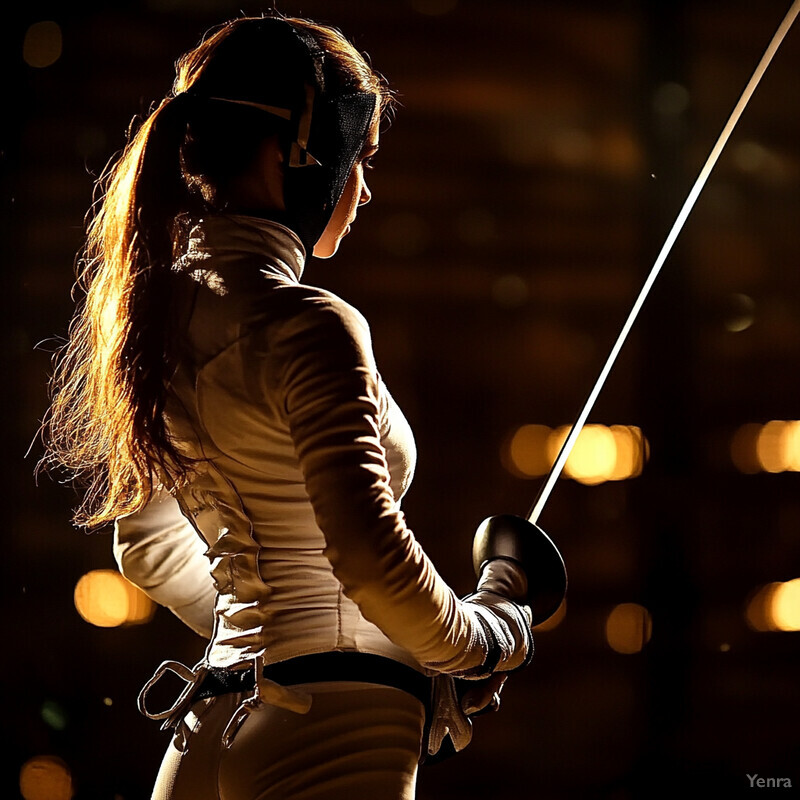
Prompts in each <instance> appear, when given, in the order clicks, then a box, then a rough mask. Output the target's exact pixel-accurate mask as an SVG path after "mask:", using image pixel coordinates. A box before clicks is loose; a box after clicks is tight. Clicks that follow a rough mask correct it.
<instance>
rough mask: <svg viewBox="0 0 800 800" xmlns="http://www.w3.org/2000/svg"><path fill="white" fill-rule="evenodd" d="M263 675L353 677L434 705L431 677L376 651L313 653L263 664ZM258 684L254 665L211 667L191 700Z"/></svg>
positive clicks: (306, 679)
mask: <svg viewBox="0 0 800 800" xmlns="http://www.w3.org/2000/svg"><path fill="white" fill-rule="evenodd" d="M264 677H265V678H267V679H268V680H271V681H274V682H275V683H277V684H280V685H281V686H294V685H296V684H300V683H323V682H327V681H353V682H357V683H374V684H377V685H379V686H391V687H392V688H394V689H400V690H401V691H403V692H407V693H408V694H410V695H412V696H413V697H416V698H417V700H419V701H420V703H422V705H423V706H425V711H426V715H428V712H429V710H430V706H431V679H430V678H426V677H425V676H424V675H422V674H421V673H419V672H417V671H416V670H415V669H413V668H412V667H409V666H406V665H405V664H401V663H400V662H399V661H394V660H393V659H391V658H386V657H385V656H378V655H374V654H373V653H355V652H339V651H336V652H330V653H311V654H309V655H306V656H297V658H290V659H288V660H286V661H279V662H277V663H276V664H267V665H265V666H264ZM254 688H255V675H254V674H253V670H252V669H225V668H220V667H210V668H209V670H208V674H207V675H206V677H205V678H204V679H203V681H202V683H201V684H200V686H199V688H198V689H197V692H195V693H194V695H193V696H192V700H193V701H195V700H204V699H206V698H208V697H216V696H217V695H220V694H227V693H229V692H249V691H252V690H253V689H254Z"/></svg>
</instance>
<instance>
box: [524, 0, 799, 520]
mask: <svg viewBox="0 0 800 800" xmlns="http://www.w3.org/2000/svg"><path fill="white" fill-rule="evenodd" d="M798 13H800V0H794V2H793V3H792V6H791V8H790V9H789V11H788V12H787V13H786V16H785V17H784V18H783V22H781V24H780V25H779V26H778V29H777V31H775V34H774V36H773V37H772V41H770V43H769V46H768V47H767V49H766V50H765V51H764V55H763V56H762V57H761V61H759V63H758V66H757V67H756V69H755V71H754V72H753V74H752V76H751V78H750V80H749V81H748V83H747V86H745V88H744V91H743V92H742V95H741V97H740V98H739V102H738V103H736V106H735V107H734V109H733V111H732V112H731V115H730V117H729V118H728V121H727V123H726V124H725V127H724V128H723V129H722V133H720V135H719V138H718V139H717V141H716V144H715V145H714V147H713V148H712V149H711V154H710V155H709V156H708V158H707V159H706V163H705V165H704V166H703V168H702V169H701V170H700V174H699V175H698V176H697V180H696V181H695V182H694V186H692V188H691V191H690V192H689V194H688V196H687V197H686V200H685V201H684V203H683V206H682V207H681V210H680V212H679V213H678V216H677V217H676V219H675V222H674V223H673V225H672V228H671V229H670V231H669V233H668V234H667V238H666V239H665V241H664V244H663V245H662V247H661V251H660V252H659V254H658V256H657V258H656V260H655V262H654V264H653V266H652V267H651V269H650V272H649V274H648V275H647V278H646V279H645V282H644V285H643V286H642V288H641V290H640V292H639V295H638V297H637V298H636V300H635V301H634V304H633V307H632V308H631V310H630V312H629V314H628V318H627V319H626V320H625V324H624V325H623V326H622V330H621V331H620V333H619V336H617V340H616V342H614V346H613V347H612V348H611V352H610V353H609V355H608V358H607V359H606V362H605V364H604V366H603V369H602V370H601V371H600V375H599V376H598V378H597V380H596V381H595V384H594V386H593V387H592V391H591V392H590V393H589V397H588V398H587V400H586V402H585V403H584V406H583V408H582V409H581V412H580V414H578V418H577V419H576V420H575V423H574V424H573V426H572V428H571V429H570V432H569V434H568V435H567V438H566V439H565V440H564V444H563V445H562V446H561V450H560V451H559V453H558V456H557V457H556V460H555V462H554V463H553V466H552V467H551V468H550V472H549V473H548V475H547V478H546V480H545V482H544V483H543V484H542V487H541V488H540V489H539V494H538V495H537V496H536V499H535V500H534V502H533V505H532V506H531V509H530V511H529V512H528V516H527V519H528V521H529V522H532V523H534V524H536V522H538V520H539V517H540V515H541V513H542V510H543V509H544V507H545V504H546V503H547V501H548V499H549V498H550V495H551V493H552V491H553V487H554V486H555V483H556V481H557V480H558V478H559V476H560V475H561V472H562V471H563V469H564V465H565V464H566V463H567V459H568V458H569V455H570V453H571V452H572V448H573V447H574V446H575V442H576V441H577V439H578V436H579V435H580V432H581V431H582V430H583V426H584V425H585V424H586V420H587V418H588V416H589V414H590V413H591V411H592V408H593V407H594V404H595V401H596V400H597V397H598V395H599V394H600V391H601V390H602V388H603V385H604V384H605V382H606V378H607V377H608V373H609V372H611V368H612V367H613V366H614V362H615V361H616V360H617V356H618V355H619V352H620V350H621V349H622V345H623V344H625V340H626V339H627V338H628V334H629V333H630V330H631V328H632V327H633V323H634V322H635V321H636V318H637V317H638V316H639V312H640V311H641V309H642V306H643V305H644V301H645V300H646V299H647V295H648V294H650V289H651V288H652V287H653V284H654V283H655V280H656V278H657V277H658V274H659V273H660V272H661V268H662V267H663V266H664V262H665V261H666V260H667V256H668V255H669V253H670V251H671V250H672V246H673V245H674V244H675V240H676V239H677V238H678V234H679V233H680V232H681V230H682V229H683V226H684V224H685V222H686V220H687V218H688V217H689V214H690V213H691V211H692V209H693V208H694V205H695V203H696V202H697V198H698V197H699V196H700V193H701V192H702V191H703V187H704V186H705V184H706V181H707V180H708V176H709V175H710V174H711V171H712V170H713V169H714V166H715V165H716V163H717V161H718V159H719V157H720V154H721V153H722V151H723V149H724V148H725V145H726V143H727V141H728V139H729V138H730V135H731V133H733V129H734V128H735V127H736V123H737V122H738V121H739V117H741V116H742V112H743V111H744V109H745V108H746V106H747V104H748V103H749V102H750V98H751V97H752V96H753V92H755V90H756V87H757V86H758V84H759V82H760V81H761V78H762V77H763V76H764V73H765V72H766V70H767V67H768V66H769V65H770V62H771V61H772V59H773V57H774V55H775V53H776V52H777V51H778V48H779V47H780V46H781V42H782V41H783V39H784V37H785V36H786V34H787V33H788V31H789V29H790V28H791V27H792V23H793V22H794V21H795V18H796V17H797V15H798Z"/></svg>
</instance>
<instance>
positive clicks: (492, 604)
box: [459, 558, 533, 680]
mask: <svg viewBox="0 0 800 800" xmlns="http://www.w3.org/2000/svg"><path fill="white" fill-rule="evenodd" d="M526 593H527V579H526V577H525V572H524V571H523V569H522V567H521V566H520V565H519V564H517V563H515V562H514V561H510V560H508V559H505V558H495V559H493V560H491V561H488V562H487V563H486V564H485V565H484V567H483V569H482V570H481V575H480V578H479V580H478V587H477V590H476V591H475V592H474V594H471V595H469V596H468V597H466V598H464V602H465V603H468V604H470V605H472V606H473V607H474V610H475V612H476V615H477V617H478V619H479V621H480V623H481V625H482V626H483V629H484V632H485V634H486V638H487V642H488V652H487V657H486V660H485V661H484V663H483V664H482V665H481V667H479V668H478V669H477V670H471V671H470V672H469V673H467V674H464V675H460V676H459V677H462V678H466V679H468V680H480V679H483V678H487V677H489V676H490V675H492V674H493V673H495V672H508V671H511V670H515V669H519V668H520V667H523V666H525V665H527V664H528V663H529V662H530V660H531V659H532V658H533V637H532V636H531V611H530V608H528V607H527V606H523V605H520V604H519V603H516V602H514V600H512V599H509V598H513V597H525V595H526Z"/></svg>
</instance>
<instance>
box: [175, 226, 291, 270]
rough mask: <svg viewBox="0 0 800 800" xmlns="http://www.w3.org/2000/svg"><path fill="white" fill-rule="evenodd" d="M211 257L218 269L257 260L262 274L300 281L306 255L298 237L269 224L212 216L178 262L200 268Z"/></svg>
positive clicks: (197, 230)
mask: <svg viewBox="0 0 800 800" xmlns="http://www.w3.org/2000/svg"><path fill="white" fill-rule="evenodd" d="M212 256H213V258H214V263H215V265H216V266H217V267H220V266H223V265H224V264H233V263H236V262H240V261H241V260H242V257H243V256H244V257H252V256H255V257H257V258H258V261H259V266H260V268H261V269H262V270H265V271H268V272H271V273H274V274H277V275H282V276H283V277H286V278H289V279H290V280H293V281H299V280H300V276H301V275H302V274H303V265H304V264H305V259H306V253H305V248H304V247H303V244H302V243H301V241H300V239H299V237H298V236H297V234H295V233H294V232H293V231H291V230H289V228H286V227H284V226H283V225H280V224H279V223H277V222H273V221H272V220H268V219H262V218H260V217H250V216H245V215H241V214H214V215H209V216H207V217H204V218H203V219H201V220H199V221H198V222H197V224H196V225H195V226H194V227H193V228H192V230H191V232H190V234H189V247H188V249H187V251H186V253H185V254H184V255H183V256H182V257H181V259H180V262H179V263H180V265H181V266H182V267H184V268H192V267H195V268H196V267H201V265H202V262H203V261H206V260H208V259H209V258H211V257H212Z"/></svg>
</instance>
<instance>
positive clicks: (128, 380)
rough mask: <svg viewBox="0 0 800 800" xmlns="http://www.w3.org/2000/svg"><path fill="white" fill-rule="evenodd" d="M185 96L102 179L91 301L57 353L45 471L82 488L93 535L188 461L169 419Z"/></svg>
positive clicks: (90, 260) (88, 250)
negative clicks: (52, 468)
mask: <svg viewBox="0 0 800 800" xmlns="http://www.w3.org/2000/svg"><path fill="white" fill-rule="evenodd" d="M186 105H187V101H186V100H185V99H181V98H180V97H179V98H173V99H167V100H165V101H163V102H162V104H161V105H160V106H159V108H158V109H157V110H156V111H155V112H154V113H153V114H151V115H150V117H149V118H148V119H147V120H145V121H144V123H143V124H142V125H141V127H140V128H139V130H138V131H137V132H136V134H135V135H134V136H133V137H132V139H131V141H130V143H129V144H128V146H127V147H126V148H125V150H124V151H123V152H122V155H121V156H120V158H119V160H118V161H117V162H116V163H115V164H114V165H113V166H112V167H111V168H110V169H108V170H107V171H106V173H105V174H104V176H102V177H101V179H100V181H99V182H98V186H99V188H100V190H101V192H103V194H102V197H101V200H100V201H99V207H98V211H97V214H96V215H95V217H94V219H93V220H92V222H91V224H90V226H89V230H88V235H87V241H86V246H85V249H84V253H83V257H82V259H81V261H80V269H79V275H78V284H77V285H78V288H79V289H80V290H81V291H82V292H83V293H84V297H83V300H82V301H81V302H80V305H79V308H78V310H77V313H76V315H75V318H74V319H73V322H72V325H71V327H70V336H69V341H68V342H67V344H66V345H65V347H64V348H63V350H62V352H61V353H60V354H59V358H58V361H57V366H56V371H55V374H54V376H53V379H52V384H51V387H52V406H51V408H50V411H49V414H48V417H47V419H46V420H45V425H44V431H45V442H46V445H47V450H46V453H45V456H44V459H43V464H44V465H53V464H60V465H61V466H62V467H63V468H65V469H66V470H67V472H68V474H69V477H70V478H72V479H74V480H76V481H77V482H78V483H81V484H84V485H85V486H86V493H85V496H84V500H83V503H82V504H81V506H80V507H79V508H78V509H77V511H76V514H75V518H74V521H75V524H76V525H80V526H83V527H87V528H97V527H99V526H101V525H103V524H106V523H108V522H111V521H113V520H114V519H115V518H116V517H118V516H121V515H124V514H128V513H131V512H133V511H136V510H138V509H140V508H141V507H142V506H143V505H144V504H145V503H146V502H147V500H148V499H149V498H150V496H151V495H152V493H153V490H154V489H155V488H156V487H157V486H158V485H159V484H161V483H166V484H167V485H171V484H174V483H176V482H180V481H181V480H182V479H185V477H186V474H187V471H188V467H189V465H188V463H187V461H186V459H185V458H184V457H182V456H181V455H180V453H179V452H178V451H177V449H176V447H175V445H174V443H173V442H172V441H171V440H170V438H169V436H168V434H167V432H166V429H165V425H164V420H163V416H162V412H163V406H164V380H165V379H166V378H167V377H168V370H169V369H170V366H171V365H172V363H173V360H174V359H173V358H172V353H170V352H169V348H168V344H169V342H170V337H169V336H168V335H166V334H167V325H168V320H169V319H170V316H171V315H170V313H169V306H170V298H171V285H172V280H171V278H172V275H171V264H172V261H173V256H174V250H175V248H176V245H177V246H180V244H181V243H182V241H183V240H184V239H185V232H182V230H181V227H182V226H181V215H182V214H183V213H184V212H186V211H187V210H188V209H189V207H190V206H191V203H192V199H191V196H190V194H189V192H188V190H187V188H186V183H185V181H184V178H183V174H182V170H181V163H180V162H181V157H180V152H181V145H182V142H183V139H184V137H185V131H186V115H185V111H186V108H185V107H186Z"/></svg>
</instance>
